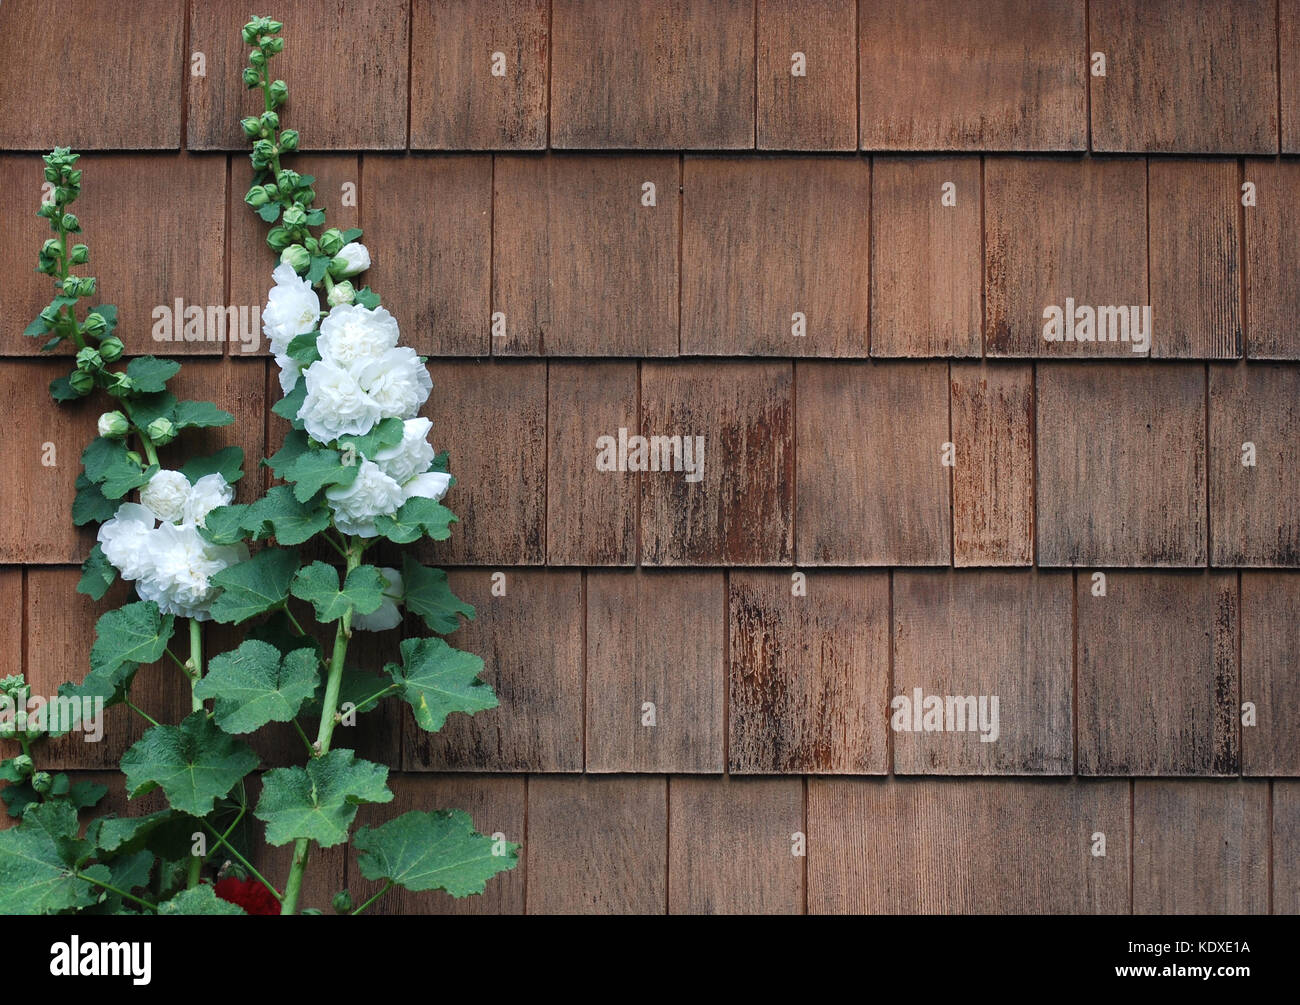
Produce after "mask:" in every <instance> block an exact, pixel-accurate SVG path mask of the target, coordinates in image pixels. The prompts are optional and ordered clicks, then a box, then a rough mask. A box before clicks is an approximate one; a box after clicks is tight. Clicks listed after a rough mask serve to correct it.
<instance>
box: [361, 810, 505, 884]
mask: <svg viewBox="0 0 1300 1005" xmlns="http://www.w3.org/2000/svg"><path fill="white" fill-rule="evenodd" d="M352 843H353V845H354V846H355V847H356V849H357V865H359V866H360V867H361V875H363V876H365V877H366V879H376V880H379V879H384V880H392V881H393V882H394V883H396V884H397V885H399V886H404V887H406V889H408V890H416V891H423V890H446V891H447V892H448V893H449V894H451V895H452V896H453V897H458V898H459V897H468V896H470V895H472V894H476V893H482V892H483V888H484V887H485V886H486V885H487V881H488V880H489V879H491V878H492V877H493V876H495V875H496V874H497V873H499V872H505V871H506V870H508V869H513V868H514V867H515V865H516V864H517V863H518V861H519V846H518V845H517V844H511V843H509V842H501V843H500V844H498V843H497V842H496V841H494V840H493V839H492V838H490V837H485V836H484V835H482V834H479V833H478V832H477V831H475V830H474V824H473V821H471V820H470V816H469V814H468V813H466V812H465V811H464V810H435V811H433V812H432V813H422V812H420V811H419V810H412V811H411V812H410V813H403V814H402V815H401V816H400V817H397V818H396V819H394V820H390V821H388V823H386V824H384V825H383V826H382V827H375V828H370V827H362V828H361V829H360V830H358V831H357V833H356V834H355V835H354V836H353V838H352ZM498 852H500V854H498Z"/></svg>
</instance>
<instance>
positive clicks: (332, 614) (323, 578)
mask: <svg viewBox="0 0 1300 1005" xmlns="http://www.w3.org/2000/svg"><path fill="white" fill-rule="evenodd" d="M387 588H388V580H387V579H385V578H384V574H383V573H382V572H380V571H379V570H378V569H376V568H375V567H374V566H373V565H360V566H357V568H355V569H353V570H352V571H351V572H349V573H348V576H347V579H346V580H345V581H344V583H343V589H341V590H340V589H339V571H338V569H336V568H334V566H332V565H328V564H326V563H325V562H312V564H311V565H309V566H307V567H306V568H305V569H301V570H299V572H298V575H297V576H295V577H294V580H293V585H292V586H291V587H290V592H291V593H293V595H294V596H295V597H297V598H298V599H299V600H305V601H307V602H308V603H310V604H311V605H312V607H313V608H315V610H316V620H317V621H319V622H321V623H322V624H325V623H328V622H331V621H338V619H339V618H341V617H343V615H344V614H346V613H347V612H348V610H349V609H352V610H355V611H356V612H357V613H358V614H373V613H374V612H375V611H377V610H379V606H380V605H381V604H382V603H383V602H384V590H386V589H387Z"/></svg>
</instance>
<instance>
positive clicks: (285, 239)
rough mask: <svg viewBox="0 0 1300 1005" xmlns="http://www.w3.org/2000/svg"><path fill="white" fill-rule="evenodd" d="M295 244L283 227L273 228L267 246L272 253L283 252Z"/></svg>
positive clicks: (267, 236)
mask: <svg viewBox="0 0 1300 1005" xmlns="http://www.w3.org/2000/svg"><path fill="white" fill-rule="evenodd" d="M291 244H293V237H291V236H290V234H289V232H288V231H287V230H285V229H284V228H283V227H272V228H271V229H270V230H269V231H268V232H267V235H266V245H267V247H268V248H270V249H271V250H272V251H276V252H279V251H283V250H284V249H285V248H287V247H289V245H291Z"/></svg>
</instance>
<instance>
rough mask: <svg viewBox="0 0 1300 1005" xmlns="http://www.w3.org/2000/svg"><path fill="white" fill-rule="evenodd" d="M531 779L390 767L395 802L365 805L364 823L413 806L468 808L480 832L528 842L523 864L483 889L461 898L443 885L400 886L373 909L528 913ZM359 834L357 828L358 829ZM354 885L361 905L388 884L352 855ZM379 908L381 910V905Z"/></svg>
mask: <svg viewBox="0 0 1300 1005" xmlns="http://www.w3.org/2000/svg"><path fill="white" fill-rule="evenodd" d="M525 784H526V783H525V781H524V778H523V776H522V775H494V776H482V775H478V776H471V775H423V774H411V773H402V774H399V773H397V772H389V774H388V787H389V788H390V789H392V790H393V801H392V802H391V803H383V804H375V805H370V806H362V807H361V809H360V810H359V811H358V812H357V826H358V827H378V826H380V825H382V824H384V823H385V822H387V821H389V820H392V819H394V818H396V817H399V816H401V815H402V814H403V813H407V812H410V811H411V810H420V811H422V812H427V811H429V810H442V809H457V810H464V811H465V812H466V813H468V814H469V815H470V817H471V818H472V819H473V821H474V828H475V829H476V830H477V831H478V832H479V833H480V834H486V835H488V836H489V837H491V836H492V835H494V834H502V835H504V836H505V840H507V841H511V842H514V843H516V844H522V845H523V847H522V848H520V850H519V863H518V864H517V865H516V866H515V867H514V868H513V869H511V870H510V871H509V872H503V873H499V874H498V875H497V876H496V877H495V878H494V879H493V880H492V881H491V882H489V883H488V884H487V887H486V889H485V890H484V891H483V893H482V894H479V895H477V896H471V897H465V898H463V899H461V900H456V899H455V898H454V897H451V896H449V895H448V894H446V893H444V892H442V891H441V890H431V891H428V892H425V893H412V892H411V891H410V890H407V889H405V888H403V887H400V886H395V887H393V888H392V889H391V890H389V891H388V893H386V894H384V896H383V897H381V898H380V899H379V900H377V901H376V902H375V907H374V908H371V909H370V910H368V911H367V912H366V913H367V914H369V913H370V912H371V911H374V912H375V913H376V914H455V915H481V914H523V913H524V873H525V870H526V868H527V867H526V864H525V860H526V856H527V854H528V851H527V849H528V844H527V842H526V841H525V838H524V816H525V807H526V799H527V797H526V793H525ZM354 833H355V831H354ZM347 880H348V882H347V885H348V889H349V890H350V891H351V893H352V900H353V902H354V903H356V904H363V903H365V901H366V899H367V898H368V897H371V896H373V895H374V894H375V893H377V892H379V888H380V886H381V885H382V884H380V883H378V882H375V881H371V880H368V879H366V878H365V877H364V876H362V875H361V870H360V869H359V868H358V867H357V864H356V859H355V857H354V856H353V855H352V854H351V853H349V856H348V876H347ZM376 909H377V910H376Z"/></svg>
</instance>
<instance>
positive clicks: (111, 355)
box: [88, 314, 126, 363]
mask: <svg viewBox="0 0 1300 1005" xmlns="http://www.w3.org/2000/svg"><path fill="white" fill-rule="evenodd" d="M90 316H91V317H92V318H97V317H99V315H98V314H92V315H90ZM88 320H89V319H88ZM125 351H126V346H124V345H123V344H122V340H121V339H120V338H118V337H117V336H116V335H110V336H108V338H106V339H104V340H103V341H102V342H100V343H99V354H100V355H101V356H103V357H104V362H105V363H116V362H117V361H118V360H119V359H121V358H122V353H123V352H125Z"/></svg>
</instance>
